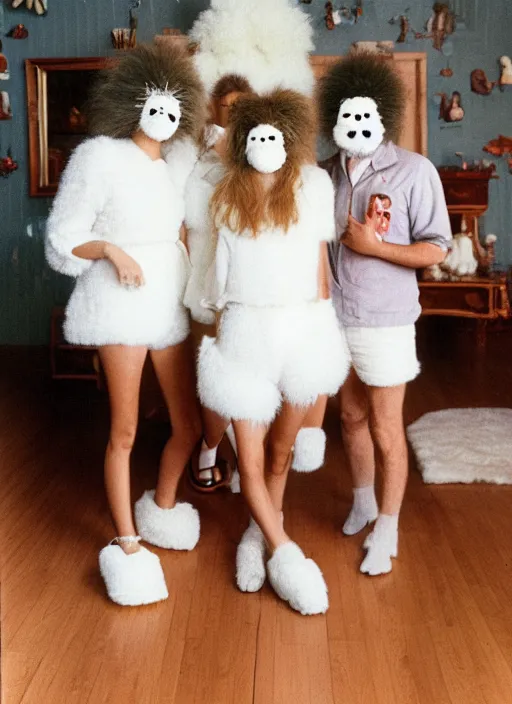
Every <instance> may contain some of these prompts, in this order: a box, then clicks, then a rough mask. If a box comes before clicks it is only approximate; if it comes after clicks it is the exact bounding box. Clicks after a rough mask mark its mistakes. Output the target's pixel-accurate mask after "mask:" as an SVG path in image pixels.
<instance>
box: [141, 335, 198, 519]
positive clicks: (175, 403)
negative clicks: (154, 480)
mask: <svg viewBox="0 0 512 704" xmlns="http://www.w3.org/2000/svg"><path fill="white" fill-rule="evenodd" d="M151 359H152V360H153V365H154V367H155V372H156V375H157V377H158V381H159V383H160V386H161V388H162V392H163V395H164V398H165V402H166V404H167V408H168V409H169V415H170V417H171V423H172V436H171V438H170V439H169V441H168V442H167V444H166V446H165V448H164V451H163V454H162V459H161V461H160V472H159V475H158V484H157V488H156V493H155V503H156V504H157V506H159V507H160V508H173V506H174V504H175V503H176V493H177V490H178V484H179V481H180V478H181V475H182V474H183V471H184V469H185V465H186V463H187V462H188V460H189V458H190V455H191V454H192V450H193V449H194V447H195V445H196V443H197V442H198V441H199V438H200V437H201V418H200V412H199V403H198V401H197V397H196V379H195V368H194V355H193V354H192V349H191V345H190V341H189V340H185V342H182V343H181V344H179V345H174V346H173V347H167V348H166V349H164V350H152V351H151Z"/></svg>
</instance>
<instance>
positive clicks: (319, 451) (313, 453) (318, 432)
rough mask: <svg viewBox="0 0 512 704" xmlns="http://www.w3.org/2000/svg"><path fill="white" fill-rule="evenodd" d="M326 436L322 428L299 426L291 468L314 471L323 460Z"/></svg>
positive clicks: (297, 470) (300, 470) (298, 470)
mask: <svg viewBox="0 0 512 704" xmlns="http://www.w3.org/2000/svg"><path fill="white" fill-rule="evenodd" d="M325 442H326V437H325V433H324V431H323V430H322V428H301V430H299V432H298V434H297V438H296V440H295V447H294V450H293V462H292V469H294V470H295V471H296V472H314V471H315V470H317V469H320V467H321V466H322V465H323V463H324V460H325Z"/></svg>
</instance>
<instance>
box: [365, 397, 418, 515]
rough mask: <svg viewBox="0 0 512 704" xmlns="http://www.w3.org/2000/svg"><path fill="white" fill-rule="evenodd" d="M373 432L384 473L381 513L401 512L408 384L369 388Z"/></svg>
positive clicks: (378, 457)
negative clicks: (405, 402)
mask: <svg viewBox="0 0 512 704" xmlns="http://www.w3.org/2000/svg"><path fill="white" fill-rule="evenodd" d="M368 394H369V400H370V429H371V434H372V438H373V442H374V444H375V452H376V457H377V463H378V465H379V468H380V467H382V472H383V494H382V507H381V512H382V513H384V514H386V515H392V514H397V513H399V511H400V507H401V505H402V500H403V498H404V493H405V486H406V484H407V471H408V468H407V443H406V439H405V429H404V419H403V406H404V397H405V384H402V385H401V386H392V387H387V388H378V387H368Z"/></svg>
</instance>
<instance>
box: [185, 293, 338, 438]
mask: <svg viewBox="0 0 512 704" xmlns="http://www.w3.org/2000/svg"><path fill="white" fill-rule="evenodd" d="M349 367H350V360H349V357H348V352H347V348H346V345H345V342H344V339H343V335H342V332H341V329H340V327H339V323H338V320H337V318H336V314H335V312H334V308H333V306H332V303H331V301H330V300H329V301H315V302H313V303H303V304H299V305H294V306H279V307H265V308H263V307H257V306H246V305H240V304H229V305H228V306H227V307H226V309H225V310H224V312H223V314H222V318H221V323H220V328H219V331H218V334H217V337H216V338H212V337H205V338H203V342H202V344H201V349H200V351H199V361H198V389H199V397H200V399H201V403H202V404H203V406H205V407H206V408H210V409H212V410H213V411H216V412H217V413H219V414H220V415H221V416H223V417H225V418H232V419H233V420H252V421H253V422H255V423H265V424H266V423H270V422H271V421H272V420H273V418H274V417H275V416H276V414H277V412H278V410H279V407H280V405H281V403H282V401H283V400H286V401H288V402H289V403H291V404H293V405H296V406H309V405H311V404H313V403H315V401H316V399H317V398H318V396H320V395H323V394H326V395H329V396H333V395H334V394H336V393H337V391H338V389H339V388H340V386H341V385H342V383H343V382H344V381H345V379H346V377H347V374H348V371H349Z"/></svg>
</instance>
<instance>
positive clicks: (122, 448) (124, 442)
mask: <svg viewBox="0 0 512 704" xmlns="http://www.w3.org/2000/svg"><path fill="white" fill-rule="evenodd" d="M136 434H137V425H136V424H135V423H126V424H123V425H121V426H118V427H115V428H112V430H111V432H110V439H109V446H110V448H111V449H112V450H113V451H114V452H131V451H132V449H133V445H134V443H135V436H136Z"/></svg>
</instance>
